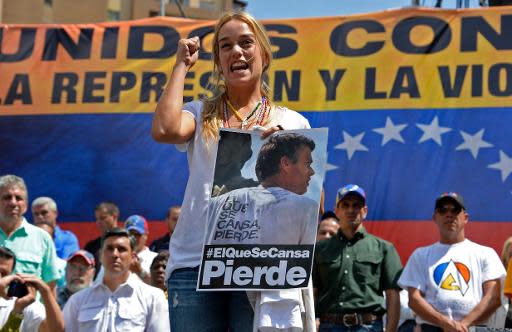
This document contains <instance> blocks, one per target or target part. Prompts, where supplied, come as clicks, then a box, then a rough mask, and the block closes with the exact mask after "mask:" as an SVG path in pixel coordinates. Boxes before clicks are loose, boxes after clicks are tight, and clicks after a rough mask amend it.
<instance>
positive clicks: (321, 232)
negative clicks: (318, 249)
mask: <svg viewBox="0 0 512 332" xmlns="http://www.w3.org/2000/svg"><path fill="white" fill-rule="evenodd" d="M339 228H340V224H339V222H338V218H337V217H336V214H335V213H334V212H332V211H327V212H326V213H324V214H323V215H322V220H320V223H319V224H318V231H317V234H316V241H317V242H318V241H322V240H327V239H330V238H331V237H333V236H335V235H336V233H338V229H339Z"/></svg>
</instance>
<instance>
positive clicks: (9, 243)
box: [0, 175, 60, 290]
mask: <svg viewBox="0 0 512 332" xmlns="http://www.w3.org/2000/svg"><path fill="white" fill-rule="evenodd" d="M27 201H28V192H27V186H26V185H25V181H23V179H22V178H20V177H18V176H15V175H4V176H1V177H0V245H2V246H6V247H8V248H9V249H11V250H12V251H13V252H14V253H15V254H16V256H17V259H18V262H17V264H16V266H15V268H14V272H16V273H26V274H32V275H35V276H37V277H39V278H41V279H43V280H44V281H45V282H46V283H48V285H49V286H50V288H51V289H52V290H54V289H55V280H57V279H59V277H60V275H59V271H58V268H57V264H56V263H55V261H56V257H57V255H56V253H55V246H54V244H53V240H52V239H51V237H50V235H48V233H46V232H45V231H44V230H42V229H40V228H39V227H36V226H34V225H31V224H29V223H28V222H27V220H26V219H25V218H24V217H23V215H24V214H25V212H27Z"/></svg>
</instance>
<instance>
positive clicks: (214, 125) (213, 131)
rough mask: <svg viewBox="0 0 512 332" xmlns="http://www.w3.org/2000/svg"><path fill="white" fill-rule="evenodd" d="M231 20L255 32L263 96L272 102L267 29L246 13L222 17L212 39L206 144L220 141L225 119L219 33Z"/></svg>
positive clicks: (205, 101)
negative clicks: (261, 65) (220, 132)
mask: <svg viewBox="0 0 512 332" xmlns="http://www.w3.org/2000/svg"><path fill="white" fill-rule="evenodd" d="M231 20H238V21H240V22H244V23H246V24H247V25H248V26H249V28H250V29H251V30H252V31H253V32H254V35H255V37H256V42H257V44H258V46H259V47H260V50H261V56H262V58H263V73H262V77H261V86H260V90H261V94H262V96H264V97H265V98H266V99H267V100H269V101H270V98H269V96H270V88H269V86H268V84H267V80H268V69H269V67H270V62H271V61H272V48H271V46H270V40H269V39H268V36H267V33H266V31H265V28H264V27H263V26H262V25H261V24H259V23H258V22H257V21H256V20H255V19H254V18H253V17H252V16H251V15H249V14H247V13H244V12H230V13H226V14H224V15H222V17H221V18H220V19H219V21H218V22H217V25H216V26H215V31H214V34H213V39H212V50H213V51H212V53H213V71H212V80H211V81H210V83H209V86H208V90H209V91H211V92H212V93H213V96H211V97H207V98H205V100H204V110H203V113H202V117H201V121H202V124H203V126H202V128H203V129H202V135H203V138H204V140H205V141H206V142H208V141H210V140H215V141H216V140H218V136H219V128H220V124H221V123H222V118H223V113H222V112H223V110H222V108H223V96H224V93H225V92H226V84H225V82H224V78H223V77H222V71H221V67H220V59H219V31H220V29H221V28H222V27H223V26H224V24H226V23H227V22H229V21H231Z"/></svg>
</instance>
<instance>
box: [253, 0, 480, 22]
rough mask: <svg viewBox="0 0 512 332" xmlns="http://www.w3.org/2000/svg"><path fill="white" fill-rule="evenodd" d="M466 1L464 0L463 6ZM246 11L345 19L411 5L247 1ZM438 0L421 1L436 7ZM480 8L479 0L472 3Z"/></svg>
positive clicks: (403, 1) (367, 0) (449, 0)
mask: <svg viewBox="0 0 512 332" xmlns="http://www.w3.org/2000/svg"><path fill="white" fill-rule="evenodd" d="M465 1H467V0H464V1H462V2H463V3H464V2H465ZM247 2H248V5H247V7H246V11H247V12H249V13H250V14H251V15H253V16H254V17H255V18H256V19H271V18H298V17H318V16H345V15H351V14H361V13H371V12H375V11H381V10H385V9H392V8H400V7H406V6H410V5H411V0H247ZM436 2H437V0H420V4H422V5H424V6H427V7H433V6H434V5H435V4H436ZM457 2H458V1H457V0H443V1H442V4H443V8H456V6H457ZM469 5H470V7H478V0H469Z"/></svg>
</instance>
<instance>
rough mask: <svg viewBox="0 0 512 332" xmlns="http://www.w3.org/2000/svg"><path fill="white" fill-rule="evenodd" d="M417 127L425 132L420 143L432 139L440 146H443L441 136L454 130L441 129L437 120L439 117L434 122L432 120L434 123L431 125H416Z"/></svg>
mask: <svg viewBox="0 0 512 332" xmlns="http://www.w3.org/2000/svg"><path fill="white" fill-rule="evenodd" d="M416 126H418V127H419V128H420V129H421V130H423V135H422V136H421V138H420V140H419V141H418V142H419V143H421V142H425V141H426V140H429V139H431V140H433V141H434V142H436V143H437V144H439V146H442V144H441V135H442V134H444V133H447V132H449V131H451V130H452V129H451V128H448V127H439V120H438V119H437V116H436V117H435V118H434V120H432V122H431V123H430V124H429V125H425V124H416Z"/></svg>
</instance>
